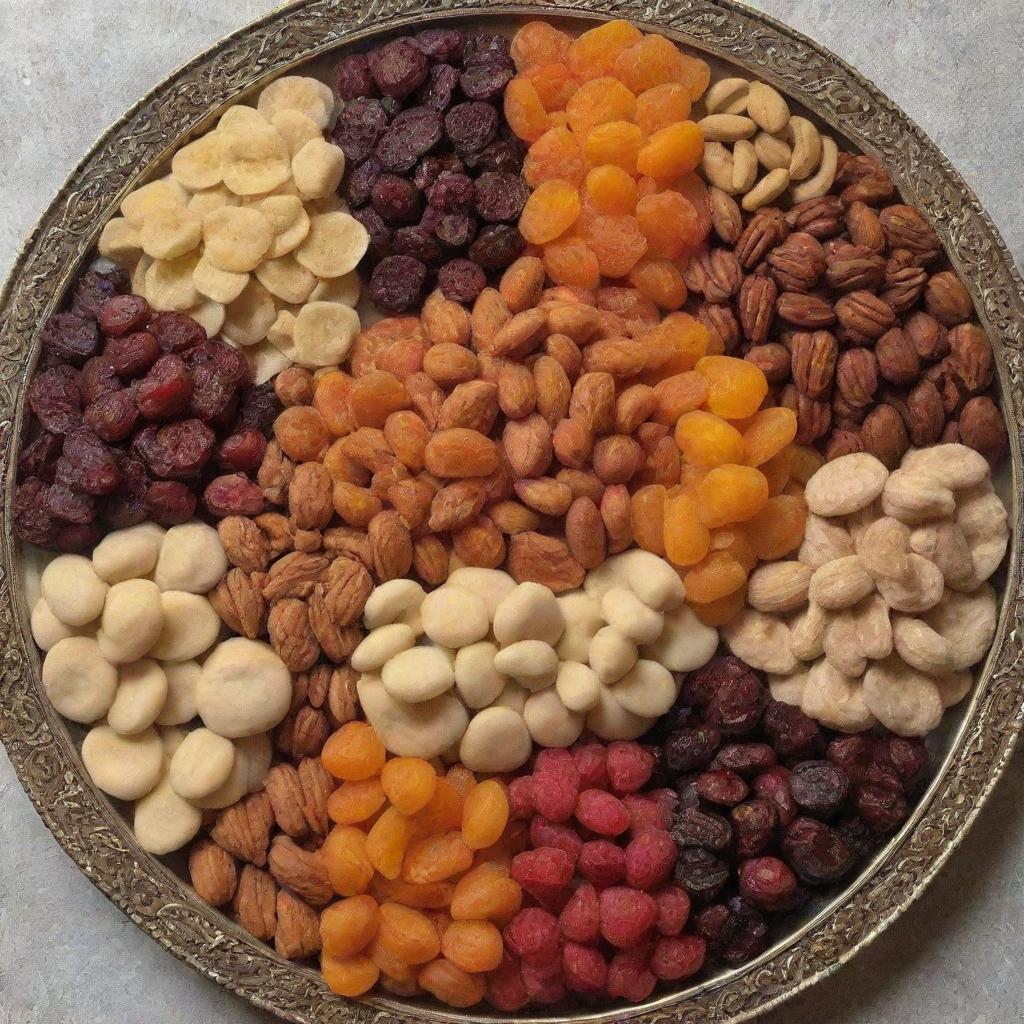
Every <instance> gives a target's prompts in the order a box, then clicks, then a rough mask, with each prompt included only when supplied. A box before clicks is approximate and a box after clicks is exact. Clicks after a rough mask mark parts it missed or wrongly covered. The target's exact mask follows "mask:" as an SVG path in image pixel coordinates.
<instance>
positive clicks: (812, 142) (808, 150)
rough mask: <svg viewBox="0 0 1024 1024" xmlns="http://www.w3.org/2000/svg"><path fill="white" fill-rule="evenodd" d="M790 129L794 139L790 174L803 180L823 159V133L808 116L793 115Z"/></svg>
mask: <svg viewBox="0 0 1024 1024" xmlns="http://www.w3.org/2000/svg"><path fill="white" fill-rule="evenodd" d="M788 130H789V135H790V137H791V138H792V140H793V159H792V161H791V162H790V164H789V176H790V178H792V179H793V181H802V180H803V179H804V178H806V177H807V176H808V175H809V174H810V173H811V171H813V170H814V168H815V167H817V166H818V164H819V162H820V161H821V134H820V132H819V131H818V129H817V128H815V127H814V125H813V124H811V122H810V121H808V120H807V118H806V117H791V118H790V119H789V125H788Z"/></svg>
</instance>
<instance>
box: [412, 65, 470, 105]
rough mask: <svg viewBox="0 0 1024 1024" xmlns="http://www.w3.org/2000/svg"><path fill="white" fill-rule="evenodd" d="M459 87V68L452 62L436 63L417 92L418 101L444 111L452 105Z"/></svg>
mask: <svg viewBox="0 0 1024 1024" xmlns="http://www.w3.org/2000/svg"><path fill="white" fill-rule="evenodd" d="M458 87H459V69H458V68H455V67H452V65H451V64H435V65H434V66H433V67H432V68H431V69H430V70H429V71H428V72H427V80H426V81H425V82H424V83H423V84H422V85H421V86H420V87H419V89H418V90H417V92H416V102H417V103H418V104H420V105H421V106H424V107H430V108H431V109H432V110H437V111H439V112H440V113H444V112H445V111H446V110H447V109H448V108H449V107H450V106H451V105H452V97H453V96H454V95H455V90H456V89H457V88H458Z"/></svg>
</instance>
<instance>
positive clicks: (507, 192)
mask: <svg viewBox="0 0 1024 1024" xmlns="http://www.w3.org/2000/svg"><path fill="white" fill-rule="evenodd" d="M528 196H529V192H528V191H527V189H526V185H525V184H524V182H523V179H522V178H520V176H519V175H518V174H512V173H511V172H509V171H487V172H486V173H484V174H481V175H480V177H479V178H477V179H476V212H477V213H478V214H479V215H480V216H481V217H482V218H483V219H484V220H487V221H493V222H499V221H507V222H508V223H512V222H513V221H517V220H518V219H519V214H520V213H522V212H523V207H524V206H525V205H526V200H527V197H528Z"/></svg>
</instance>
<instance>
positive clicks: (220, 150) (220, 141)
mask: <svg viewBox="0 0 1024 1024" xmlns="http://www.w3.org/2000/svg"><path fill="white" fill-rule="evenodd" d="M227 137H228V135H227V133H226V132H218V131H212V132H207V133H206V134H205V135H203V136H200V138H198V139H196V140H195V142H190V143H189V144H188V145H187V146H182V147H181V149H179V150H178V152H177V153H175V154H174V156H173V157H172V158H171V174H173V175H174V177H175V178H176V179H177V180H178V181H180V182H181V183H182V185H184V186H185V188H187V189H188V190H189V191H190V192H198V191H199V190H200V189H204V188H213V186H214V185H219V184H220V182H221V180H222V178H223V175H222V173H221V161H222V160H223V157H224V140H225V139H226V138H227Z"/></svg>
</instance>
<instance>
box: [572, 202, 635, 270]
mask: <svg viewBox="0 0 1024 1024" xmlns="http://www.w3.org/2000/svg"><path fill="white" fill-rule="evenodd" d="M580 234H581V235H582V236H583V238H584V239H585V240H586V242H587V245H588V246H589V247H590V249H591V251H592V252H593V253H594V255H595V256H596V257H597V264H598V266H599V267H600V268H601V273H602V274H603V275H604V276H605V277H625V276H626V274H628V273H629V272H630V271H631V270H632V269H633V267H634V266H635V264H636V261H637V260H638V259H640V257H641V256H643V255H644V253H645V252H647V242H646V240H645V239H644V236H643V235H642V234H641V233H640V227H639V225H638V224H637V221H636V218H635V217H633V216H630V215H629V214H617V215H616V214H604V213H595V214H594V215H592V216H590V217H588V218H587V219H586V221H585V222H584V223H583V224H582V225H581V229H580Z"/></svg>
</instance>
